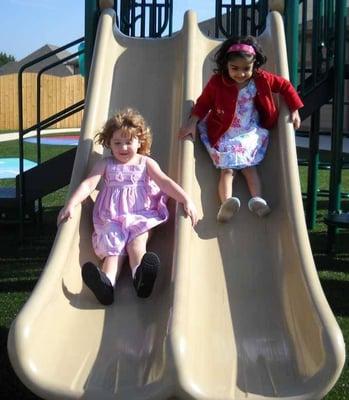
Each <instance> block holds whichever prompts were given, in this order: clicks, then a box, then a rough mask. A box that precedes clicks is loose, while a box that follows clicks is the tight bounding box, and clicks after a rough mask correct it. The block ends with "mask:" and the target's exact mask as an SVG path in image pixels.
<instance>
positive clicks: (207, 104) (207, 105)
mask: <svg viewBox="0 0 349 400" xmlns="http://www.w3.org/2000/svg"><path fill="white" fill-rule="evenodd" d="M213 80H214V76H213V77H212V78H211V79H210V80H209V81H208V83H207V84H206V86H205V87H204V90H203V91H202V93H201V95H200V96H199V97H198V99H197V100H196V103H195V105H194V107H193V109H192V111H191V115H196V116H198V117H199V118H200V119H203V118H204V117H205V116H206V114H207V113H208V112H209V111H210V110H211V109H212V107H213V105H214V93H215V85H214V82H213Z"/></svg>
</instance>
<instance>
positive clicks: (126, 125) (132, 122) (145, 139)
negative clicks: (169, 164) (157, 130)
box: [95, 108, 152, 155]
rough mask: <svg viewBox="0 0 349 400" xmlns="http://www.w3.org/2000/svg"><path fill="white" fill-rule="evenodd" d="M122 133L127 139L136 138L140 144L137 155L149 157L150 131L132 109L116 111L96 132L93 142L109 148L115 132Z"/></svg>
mask: <svg viewBox="0 0 349 400" xmlns="http://www.w3.org/2000/svg"><path fill="white" fill-rule="evenodd" d="M119 130H121V131H122V134H123V135H125V137H127V138H137V139H138V140H139V143H140V148H139V150H138V153H140V154H144V155H149V154H150V148H151V144H152V134H151V129H150V127H149V126H148V124H147V123H146V121H145V119H144V118H143V116H142V115H141V114H140V113H139V112H138V111H136V110H134V109H132V108H125V109H124V110H120V111H118V112H117V113H116V114H115V115H113V116H112V117H111V118H109V119H108V121H107V122H106V123H105V124H104V126H103V128H102V129H101V130H100V131H99V132H97V134H96V136H95V142H96V143H98V144H101V145H102V146H103V147H106V148H110V141H111V139H112V137H113V134H114V132H115V131H119Z"/></svg>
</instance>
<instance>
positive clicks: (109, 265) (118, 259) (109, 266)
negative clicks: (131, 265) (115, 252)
mask: <svg viewBox="0 0 349 400" xmlns="http://www.w3.org/2000/svg"><path fill="white" fill-rule="evenodd" d="M125 258H126V256H107V257H105V259H104V260H103V265H102V271H103V272H104V273H105V274H106V275H107V277H108V279H109V280H110V282H111V284H112V285H113V286H114V285H115V282H116V281H117V279H118V277H119V275H120V272H121V268H122V265H123V263H124V261H125Z"/></svg>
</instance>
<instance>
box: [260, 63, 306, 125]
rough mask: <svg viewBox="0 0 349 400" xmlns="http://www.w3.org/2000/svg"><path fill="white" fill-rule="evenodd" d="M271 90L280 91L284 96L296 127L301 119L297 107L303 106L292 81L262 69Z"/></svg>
mask: <svg viewBox="0 0 349 400" xmlns="http://www.w3.org/2000/svg"><path fill="white" fill-rule="evenodd" d="M264 73H265V75H266V77H267V79H268V81H269V84H270V87H271V90H272V91H273V92H274V93H280V94H281V95H282V97H283V98H284V100H285V102H286V104H287V105H288V108H289V110H290V118H291V121H292V124H293V126H294V128H295V129H298V128H299V127H300V125H301V119H300V116H299V112H298V109H299V108H302V107H303V105H304V104H303V102H302V100H301V98H300V97H299V95H298V93H297V91H296V89H295V88H294V87H293V85H292V83H291V82H290V81H288V80H287V79H285V78H283V77H282V76H279V75H276V74H272V73H271V72H267V71H264Z"/></svg>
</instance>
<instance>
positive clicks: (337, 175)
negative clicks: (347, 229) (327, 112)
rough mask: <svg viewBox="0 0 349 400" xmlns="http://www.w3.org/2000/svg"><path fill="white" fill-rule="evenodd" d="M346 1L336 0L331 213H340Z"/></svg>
mask: <svg viewBox="0 0 349 400" xmlns="http://www.w3.org/2000/svg"><path fill="white" fill-rule="evenodd" d="M345 6H346V1H345V0H336V15H335V20H336V23H335V54H334V95H333V112H332V136H331V153H332V154H331V174H330V201H329V210H328V211H329V213H331V212H335V211H339V209H340V197H341V196H340V194H341V172H342V171H341V167H342V146H343V136H342V134H343V114H344V63H345Z"/></svg>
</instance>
